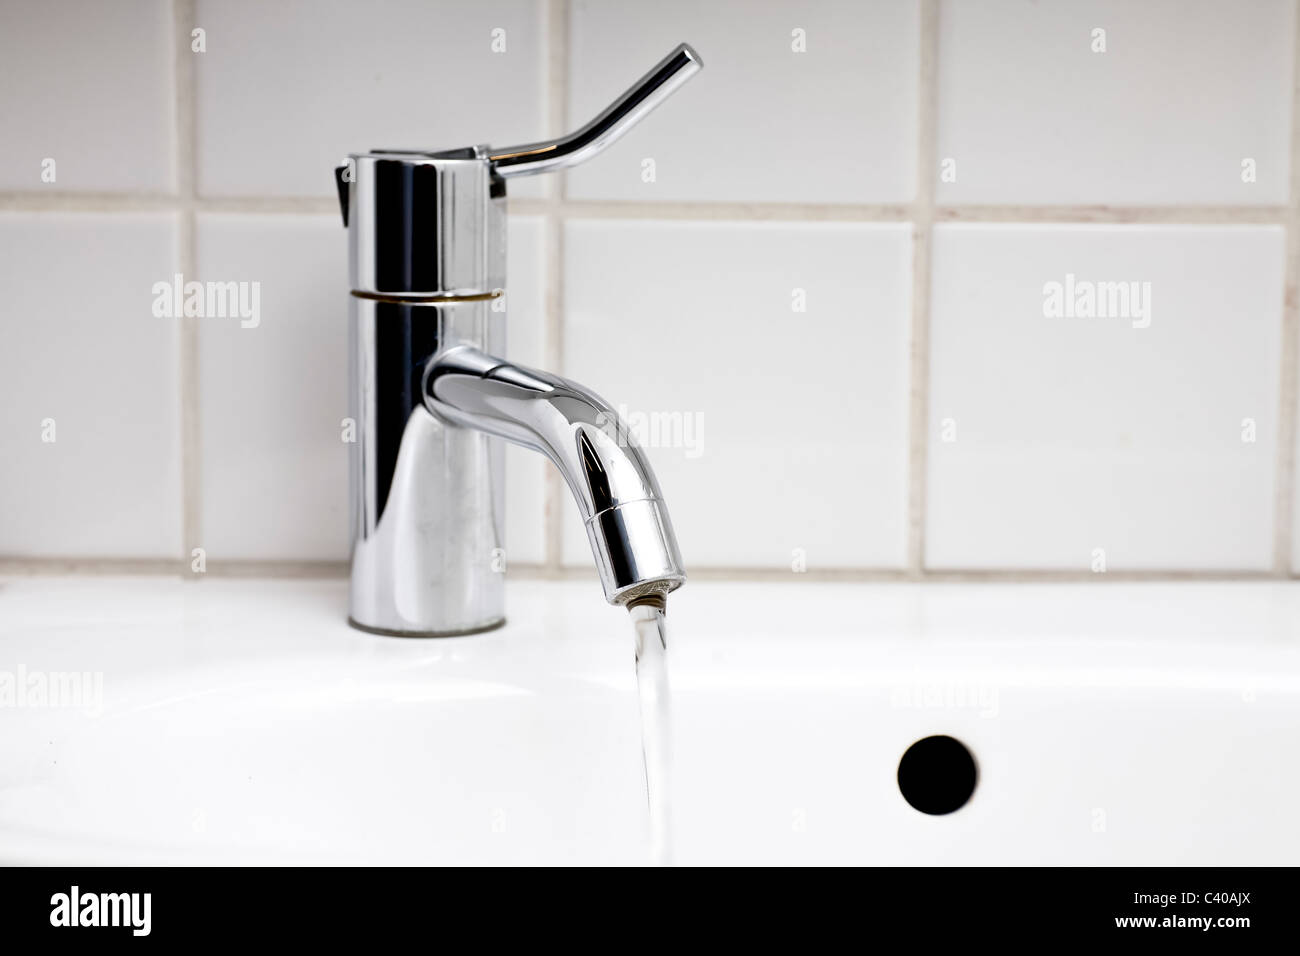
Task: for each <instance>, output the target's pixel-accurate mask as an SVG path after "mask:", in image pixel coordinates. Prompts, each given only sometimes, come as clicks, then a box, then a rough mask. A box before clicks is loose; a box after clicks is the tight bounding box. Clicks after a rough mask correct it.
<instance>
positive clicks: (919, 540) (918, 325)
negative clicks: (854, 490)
mask: <svg viewBox="0 0 1300 956" xmlns="http://www.w3.org/2000/svg"><path fill="white" fill-rule="evenodd" d="M938 44H939V12H938V0H925V2H924V3H923V4H922V6H921V28H920V56H919V60H920V76H919V77H918V84H917V130H916V177H917V178H916V201H915V203H914V204H913V210H912V317H911V319H912V320H911V326H912V334H911V344H910V350H911V356H910V359H911V365H910V374H909V376H908V383H909V401H908V408H909V412H908V414H909V421H908V426H909V427H908V455H907V459H908V483H907V570H908V572H909V574H911V575H913V576H915V577H920V576H921V575H922V574H923V573H924V572H925V520H926V519H925V504H926V501H925V495H926V481H927V475H926V456H927V450H928V441H929V430H930V257H931V247H932V245H933V241H932V234H933V222H934V174H935V168H936V167H935V163H936V162H937V149H936V145H935V139H936V135H937V134H936V124H937V116H938V102H937V99H938V80H937V76H936V70H937V62H938Z"/></svg>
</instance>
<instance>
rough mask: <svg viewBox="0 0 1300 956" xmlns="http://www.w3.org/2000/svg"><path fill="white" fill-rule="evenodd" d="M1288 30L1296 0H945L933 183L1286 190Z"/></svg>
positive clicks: (1148, 190) (1019, 194)
mask: <svg viewBox="0 0 1300 956" xmlns="http://www.w3.org/2000/svg"><path fill="white" fill-rule="evenodd" d="M1097 30H1101V31H1104V33H1103V34H1094V31H1097ZM1294 38H1295V4H1294V3H1293V2H1291V0H1259V2H1256V3H1251V4H1250V5H1249V14H1248V15H1245V8H1243V7H1242V6H1241V5H1240V4H1234V3H1224V2H1220V0H1143V2H1142V3H1129V2H1125V0H1092V2H1088V3H1037V2H1031V0H981V2H980V3H964V2H961V0H944V2H943V4H942V12H941V16H940V30H939V49H940V53H941V55H940V59H939V67H940V68H939V126H938V136H939V144H938V154H939V159H940V162H941V163H942V162H947V161H949V160H950V161H951V162H952V164H953V165H951V166H949V167H948V169H949V171H950V172H951V171H954V170H955V181H952V180H951V179H950V178H948V177H945V178H943V179H941V180H940V182H939V186H938V195H939V199H940V200H941V201H947V202H1008V203H1014V202H1021V203H1136V204H1160V203H1177V202H1186V203H1236V204H1239V205H1245V204H1256V203H1258V204H1264V203H1285V202H1286V199H1287V185H1288V183H1289V178H1288V177H1289V175H1290V146H1291V103H1290V98H1289V97H1288V96H1286V95H1284V93H1285V91H1287V90H1289V89H1290V86H1291V76H1292V62H1291V61H1292V55H1293V43H1294ZM1103 45H1104V52H1094V47H1096V48H1098V49H1100V48H1101V47H1102V46H1103ZM1245 160H1251V161H1253V163H1254V174H1255V181H1254V182H1243V166H1242V163H1243V161H1245Z"/></svg>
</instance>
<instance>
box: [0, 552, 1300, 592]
mask: <svg viewBox="0 0 1300 956" xmlns="http://www.w3.org/2000/svg"><path fill="white" fill-rule="evenodd" d="M188 568H189V564H188V562H186V561H177V560H172V559H165V558H0V576H5V577H38V576H46V575H86V576H123V577H127V576H137V575H140V576H143V575H167V576H177V575H180V576H183V577H189V576H190V575H189V574H188ZM509 574H510V577H512V578H516V579H520V580H532V579H538V578H542V579H548V580H549V579H559V580H566V581H592V582H593V583H594V582H595V580H596V572H595V569H593V568H590V567H577V566H564V567H551V566H549V565H546V564H511V565H510V571H509ZM690 575H691V580H692V581H735V582H741V583H744V582H751V583H754V582H760V583H773V582H786V583H789V584H801V583H843V584H871V583H883V584H889V583H893V584H900V583H915V582H917V581H918V578H917V576H916V575H915V574H914V573H913V572H912V571H911V570H910V569H908V568H821V569H817V570H809V571H807V572H803V573H799V574H795V573H792V572H791V571H790V569H789V568H752V567H705V568H700V567H692V568H691V571H690ZM205 576H206V577H214V578H275V579H292V578H337V579H339V580H345V579H346V578H347V576H348V562H347V561H262V560H236V561H222V562H217V563H214V564H210V565H209V566H208V571H207V574H206V575H205ZM920 580H924V581H926V582H936V583H954V584H958V583H1001V584H1035V583H1060V584H1070V583H1084V582H1087V583H1090V584H1095V585H1097V586H1100V587H1104V586H1105V582H1107V581H1110V582H1161V581H1163V582H1168V583H1174V582H1184V581H1202V582H1212V581H1232V582H1254V583H1263V582H1269V581H1275V580H1276V575H1274V573H1273V572H1272V571H1271V570H1263V571H1240V570H1220V571H1208V570H1186V569H1163V570H1162V569H1150V570H1132V571H1107V572H1106V573H1104V574H1094V573H1092V572H1090V571H1081V570H1077V569H1071V568H1061V569H1043V568H1017V569H988V570H985V569H975V568H968V569H960V568H954V569H945V570H929V571H926V572H925V573H924V574H923V575H922V576H921V579H920Z"/></svg>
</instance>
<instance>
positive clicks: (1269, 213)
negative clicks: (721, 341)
mask: <svg viewBox="0 0 1300 956" xmlns="http://www.w3.org/2000/svg"><path fill="white" fill-rule="evenodd" d="M186 49H187V50H188V47H187V48H186ZM188 55H190V54H188V53H187V56H188ZM187 123H188V119H187ZM918 174H919V171H918ZM562 175H563V174H562V173H561V174H554V175H553V176H552V177H551V178H553V179H559V178H560V177H561V176H562ZM551 185H552V187H554V186H555V185H557V184H555V183H552V184H551ZM189 208H192V209H195V210H197V211H198V212H203V213H258V214H266V215H277V214H278V215H320V216H337V215H338V200H337V199H335V198H333V197H330V196H204V197H199V196H190V197H186V196H179V195H177V196H172V195H167V194H165V193H150V192H139V193H132V192H121V193H99V192H86V193H74V192H52V191H33V192H22V191H7V192H6V191H0V211H15V212H83V213H114V212H151V211H157V210H178V209H179V210H183V209H189ZM510 211H511V212H512V213H514V214H516V215H522V216H542V215H547V214H549V213H557V214H559V215H561V216H563V217H565V218H569V219H652V220H664V221H677V220H696V219H698V220H706V221H710V222H713V221H717V220H735V221H740V222H767V221H773V222H788V221H797V222H909V221H911V219H912V217H913V216H914V215H915V211H916V205H915V203H895V204H889V203H886V204H879V205H856V204H849V203H845V204H825V203H766V202H677V201H674V202H655V201H651V200H635V199H628V200H589V199H563V198H547V199H534V198H528V197H520V198H514V197H511V199H510ZM932 213H933V218H934V221H936V222H988V223H1028V224H1037V223H1052V224H1071V223H1105V224H1114V225H1144V224H1152V225H1162V224H1167V225H1198V224H1205V225H1233V224H1240V225H1287V224H1289V223H1290V222H1291V216H1292V209H1291V207H1290V206H1289V205H1288V206H1201V205H1192V204H1188V205H1171V206H1115V205H1105V206H1096V205H1092V206H1090V205H1076V206H1035V205H1026V204H1015V203H1008V204H1005V205H999V204H996V203H995V204H988V205H978V206H975V205H972V206H954V205H942V204H937V203H936V204H934V205H933V206H932Z"/></svg>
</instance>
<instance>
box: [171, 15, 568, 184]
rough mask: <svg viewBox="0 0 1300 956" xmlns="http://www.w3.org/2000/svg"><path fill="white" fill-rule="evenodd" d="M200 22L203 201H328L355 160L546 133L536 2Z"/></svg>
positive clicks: (542, 28)
mask: <svg viewBox="0 0 1300 956" xmlns="http://www.w3.org/2000/svg"><path fill="white" fill-rule="evenodd" d="M197 22H198V23H199V25H201V26H202V27H203V28H204V29H205V30H206V31H207V52H206V53H203V54H201V55H198V56H197V57H196V60H195V66H196V76H195V81H196V83H197V94H198V99H197V103H196V108H197V121H198V132H197V135H198V148H199V177H198V183H199V190H200V192H201V193H202V194H204V195H210V196H231V195H236V196H240V195H251V196H264V195H275V196H332V195H334V179H333V168H334V167H335V166H337V165H338V163H339V161H340V160H341V159H342V158H343V157H344V156H345V155H346V154H347V153H351V152H362V151H365V150H368V149H375V148H380V147H388V148H405V149H442V148H455V147H459V146H473V145H475V144H477V143H491V144H494V145H497V146H506V145H513V144H516V143H521V142H531V141H534V140H537V139H540V138H541V137H542V136H543V135H544V134H545V132H546V130H545V128H544V125H545V110H544V104H545V100H544V93H545V89H546V84H545V82H544V74H543V66H544V62H545V58H544V55H543V50H544V43H545V40H546V35H545V24H544V21H543V18H542V5H541V4H540V3H539V2H538V0H487V2H475V3H472V4H471V3H465V4H457V5H449V4H446V3H428V2H425V0H368V2H367V3H364V4H358V3H355V2H353V0H279V2H277V3H273V4H266V3H261V2H259V0H199V3H198V11H197ZM496 30H500V31H504V33H503V34H498V35H497V36H503V37H504V44H505V48H504V50H503V51H502V52H493V49H492V47H493V41H494V33H493V31H496ZM471 94H472V95H471ZM536 188H537V187H536V184H535V183H533V184H527V183H521V184H520V185H519V187H518V188H517V189H515V190H514V192H516V193H518V194H519V195H526V194H528V192H530V191H533V192H535V191H536ZM520 190H522V192H521V191H520Z"/></svg>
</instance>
